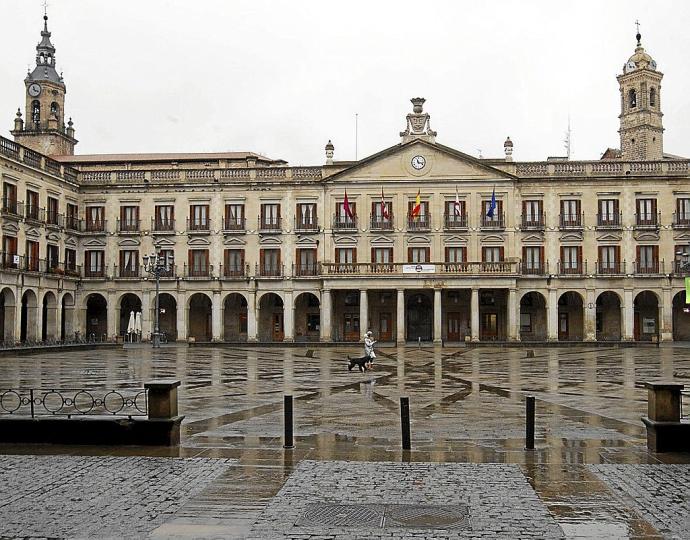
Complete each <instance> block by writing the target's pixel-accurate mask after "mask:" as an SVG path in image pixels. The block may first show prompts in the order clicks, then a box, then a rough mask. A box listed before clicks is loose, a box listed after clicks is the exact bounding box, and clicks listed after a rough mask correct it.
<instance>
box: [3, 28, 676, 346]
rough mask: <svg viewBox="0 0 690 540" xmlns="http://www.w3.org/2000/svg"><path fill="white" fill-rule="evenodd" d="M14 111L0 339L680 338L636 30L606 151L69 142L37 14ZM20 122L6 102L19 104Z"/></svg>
mask: <svg viewBox="0 0 690 540" xmlns="http://www.w3.org/2000/svg"><path fill="white" fill-rule="evenodd" d="M41 38H42V39H41V42H40V43H39V45H38V47H37V57H36V68H35V69H34V70H33V71H32V72H31V73H29V74H28V75H27V78H26V79H25V81H24V82H25V87H26V96H27V97H26V105H25V113H24V115H22V113H21V110H20V111H18V113H17V117H16V119H15V123H14V129H13V130H12V135H13V136H14V140H9V139H7V138H0V175H1V180H2V189H3V200H2V209H1V210H2V211H1V213H0V220H1V223H2V256H1V259H0V260H1V269H0V288H1V292H0V325H1V327H0V336H1V337H2V339H3V340H4V341H5V342H9V343H13V342H18V341H38V340H46V339H48V340H50V339H70V338H72V337H73V336H74V335H75V333H76V334H78V335H81V336H89V337H93V338H95V339H103V338H105V339H113V338H114V337H115V336H118V335H122V334H123V333H124V332H126V329H127V325H128V321H129V317H130V313H131V312H132V311H134V312H137V311H141V312H142V319H143V324H142V326H143V335H144V337H145V338H147V337H148V336H150V333H151V331H152V323H153V318H154V300H155V298H154V282H153V280H152V278H151V277H150V276H149V275H148V274H147V273H146V272H145V271H144V269H143V267H142V257H143V256H144V255H148V254H151V253H152V252H154V251H156V250H158V251H160V252H161V253H163V254H164V255H165V256H166V257H169V258H170V259H171V260H172V261H173V264H172V266H171V267H170V269H169V271H167V272H166V273H165V275H164V276H163V277H162V279H161V284H160V289H161V296H160V318H161V330H162V331H163V332H165V333H166V335H167V336H168V339H176V340H180V341H183V340H187V339H188V338H190V337H193V338H195V339H196V340H200V341H228V342H243V341H247V342H255V341H259V342H275V341H285V342H291V341H323V342H331V341H359V340H360V339H362V336H363V334H364V333H365V332H366V331H367V330H369V329H371V330H372V331H373V332H374V333H375V335H376V336H377V338H378V339H379V340H380V341H384V342H397V343H403V342H408V341H425V342H426V341H434V342H442V341H443V342H465V341H518V340H522V341H635V340H639V341H653V340H662V341H668V340H674V339H675V340H686V339H690V313H687V312H686V305H685V292H684V291H685V289H684V275H685V269H686V265H685V259H683V258H682V256H681V255H679V254H680V253H682V252H686V251H688V248H687V246H688V244H689V243H690V184H689V183H688V180H689V171H688V160H687V159H683V158H679V157H677V156H672V155H668V154H665V153H664V152H663V138H662V135H663V125H662V113H661V92H660V82H661V79H662V77H663V75H662V73H661V72H659V71H658V70H657V66H656V63H655V62H654V60H653V59H652V58H651V57H650V56H649V55H648V54H647V53H646V52H645V51H644V49H643V47H642V45H641V41H640V36H639V35H638V39H637V47H636V49H635V51H634V54H633V55H632V56H631V57H630V59H629V60H628V61H627V62H626V63H625V65H624V68H623V73H622V74H621V75H619V76H618V82H619V86H620V90H621V110H620V140H621V147H620V149H609V150H607V151H606V152H605V153H604V155H603V157H602V159H600V160H594V161H571V160H568V159H565V158H551V159H548V160H546V161H540V162H515V161H513V159H512V152H513V142H512V141H511V140H510V139H507V140H506V141H505V145H504V149H505V156H504V157H503V158H501V159H477V158H475V157H472V156H470V155H467V154H465V153H463V152H461V151H458V150H456V149H453V148H449V147H447V146H444V145H442V144H440V143H438V142H436V136H437V134H436V132H434V131H433V130H432V129H431V127H430V116H429V114H428V113H426V112H424V110H423V105H424V99H422V98H415V99H413V100H412V104H413V110H412V112H411V113H409V114H408V115H407V117H406V119H404V120H405V122H406V124H405V129H404V131H402V132H401V133H400V142H399V143H397V144H395V145H393V146H391V147H389V148H387V149H384V150H383V151H381V152H379V153H377V154H375V155H372V156H369V157H367V158H365V159H362V160H359V161H349V162H345V161H335V160H334V159H333V158H334V153H335V148H334V145H333V144H332V143H331V142H330V141H329V142H328V144H327V145H326V148H325V150H326V159H325V163H324V164H322V165H317V166H309V167H291V166H289V165H288V163H287V162H285V161H283V160H276V159H270V158H267V157H265V156H261V155H258V154H254V153H233V152H228V153H213V154H125V155H74V146H75V144H76V143H77V140H76V139H75V130H74V125H73V123H72V121H71V119H69V120H68V121H67V122H65V117H66V116H65V112H64V105H65V93H66V86H65V83H64V81H63V80H62V78H61V77H60V76H58V75H57V72H56V70H55V48H54V47H53V46H52V44H51V43H50V33H49V32H48V28H47V18H46V22H45V25H44V30H43V32H42V33H41ZM25 118H26V120H25Z"/></svg>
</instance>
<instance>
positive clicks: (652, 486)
mask: <svg viewBox="0 0 690 540" xmlns="http://www.w3.org/2000/svg"><path fill="white" fill-rule="evenodd" d="M589 469H590V470H591V471H593V472H594V473H595V474H596V475H598V476H599V478H601V479H602V480H604V482H606V483H607V484H608V485H609V487H610V488H611V491H613V492H614V493H616V494H617V495H618V496H619V497H620V498H621V499H622V500H623V501H624V502H625V503H626V504H629V505H630V506H632V507H633V508H635V509H636V510H637V512H638V513H639V514H641V515H642V516H643V517H644V518H645V519H646V520H647V521H648V522H649V523H651V524H652V525H654V526H655V527H656V529H657V530H658V531H659V532H660V533H661V534H663V536H664V537H665V538H673V539H686V538H690V465H590V466H589Z"/></svg>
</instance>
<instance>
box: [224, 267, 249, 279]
mask: <svg viewBox="0 0 690 540" xmlns="http://www.w3.org/2000/svg"><path fill="white" fill-rule="evenodd" d="M220 277H221V279H237V278H246V277H249V265H248V264H221V265H220Z"/></svg>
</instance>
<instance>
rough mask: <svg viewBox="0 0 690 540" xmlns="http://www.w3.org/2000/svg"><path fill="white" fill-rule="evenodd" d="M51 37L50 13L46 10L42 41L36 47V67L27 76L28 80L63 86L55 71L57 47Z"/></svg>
mask: <svg viewBox="0 0 690 540" xmlns="http://www.w3.org/2000/svg"><path fill="white" fill-rule="evenodd" d="M50 35H51V34H50V31H49V30H48V12H47V10H46V11H44V14H43V30H42V31H41V41H40V42H39V44H38V45H36V67H35V68H34V70H33V71H32V72H31V73H30V74H29V75H28V76H27V80H31V81H51V82H54V83H58V84H62V77H61V76H60V75H58V72H57V71H56V70H55V47H54V46H53V44H52V43H51V41H50Z"/></svg>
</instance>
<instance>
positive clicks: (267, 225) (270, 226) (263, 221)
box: [259, 216, 282, 233]
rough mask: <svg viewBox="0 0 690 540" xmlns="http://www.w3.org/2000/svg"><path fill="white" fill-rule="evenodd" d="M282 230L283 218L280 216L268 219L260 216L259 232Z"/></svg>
mask: <svg viewBox="0 0 690 540" xmlns="http://www.w3.org/2000/svg"><path fill="white" fill-rule="evenodd" d="M281 230H282V226H281V218H280V217H279V216H274V217H267V216H263V217H262V216H259V231H260V232H275V233H278V232H280V231H281Z"/></svg>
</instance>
